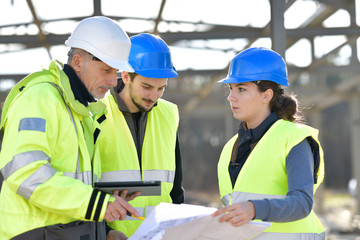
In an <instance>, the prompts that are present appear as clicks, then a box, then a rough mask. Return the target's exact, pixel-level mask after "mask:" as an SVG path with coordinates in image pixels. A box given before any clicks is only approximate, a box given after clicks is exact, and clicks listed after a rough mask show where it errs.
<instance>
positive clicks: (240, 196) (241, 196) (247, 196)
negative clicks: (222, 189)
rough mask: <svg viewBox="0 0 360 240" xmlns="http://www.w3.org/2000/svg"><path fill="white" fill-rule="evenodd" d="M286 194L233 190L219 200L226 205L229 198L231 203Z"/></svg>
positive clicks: (281, 197) (282, 196)
mask: <svg viewBox="0 0 360 240" xmlns="http://www.w3.org/2000/svg"><path fill="white" fill-rule="evenodd" d="M285 197H286V196H284V195H270V194H258V193H247V192H237V191H234V192H233V193H232V195H231V194H227V195H225V196H224V197H222V198H221V202H222V203H223V204H224V205H225V206H227V205H230V199H231V202H233V203H237V202H244V201H248V200H262V199H266V198H267V199H271V198H275V199H283V198H285Z"/></svg>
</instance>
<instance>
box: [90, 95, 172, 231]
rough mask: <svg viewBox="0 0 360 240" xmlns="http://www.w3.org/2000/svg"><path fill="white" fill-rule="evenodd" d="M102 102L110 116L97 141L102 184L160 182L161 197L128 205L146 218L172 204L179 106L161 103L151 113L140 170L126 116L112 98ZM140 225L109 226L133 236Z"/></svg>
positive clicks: (135, 221)
mask: <svg viewBox="0 0 360 240" xmlns="http://www.w3.org/2000/svg"><path fill="white" fill-rule="evenodd" d="M103 102H104V103H105V104H106V105H107V111H108V113H107V114H106V120H105V121H104V122H103V123H102V127H101V135H100V136H99V138H98V140H97V144H98V145H99V146H100V147H99V150H100V159H101V169H102V175H101V180H100V181H156V180H157V181H161V196H143V197H142V196H139V197H137V198H135V199H134V200H132V201H130V202H129V203H130V204H131V205H132V206H133V207H135V208H136V209H137V211H138V212H139V213H140V215H142V216H146V215H147V214H149V212H150V211H151V210H152V209H153V207H155V206H156V205H158V204H159V203H160V202H172V199H171V197H170V192H171V190H172V188H173V182H174V177H175V147H176V133H177V128H178V124H179V114H178V109H177V106H176V105H175V104H173V103H170V102H167V101H165V100H162V99H159V100H158V102H157V106H156V107H154V108H153V109H152V110H151V111H150V112H149V113H148V118H147V123H146V130H145V136H144V142H143V147H142V154H141V156H142V159H141V168H140V165H139V159H138V155H137V151H136V146H135V143H134V140H133V137H132V135H131V132H130V129H129V127H128V125H127V123H126V120H125V118H124V115H123V113H122V112H121V111H120V110H119V108H118V105H117V103H116V101H115V99H114V97H113V96H112V95H111V94H109V95H107V96H106V97H105V98H104V100H103ZM141 222H142V221H141V220H138V219H135V218H131V217H128V218H127V219H126V220H123V221H114V222H112V223H109V226H110V227H112V228H113V229H116V230H119V231H122V232H124V233H125V234H126V235H127V236H131V235H132V234H133V233H134V232H135V231H136V229H137V228H138V227H139V225H140V224H141Z"/></svg>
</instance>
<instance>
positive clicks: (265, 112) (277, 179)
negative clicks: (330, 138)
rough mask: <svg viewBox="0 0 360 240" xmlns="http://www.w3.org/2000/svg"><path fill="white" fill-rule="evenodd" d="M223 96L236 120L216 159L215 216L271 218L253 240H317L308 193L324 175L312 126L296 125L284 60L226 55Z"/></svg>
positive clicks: (268, 53)
mask: <svg viewBox="0 0 360 240" xmlns="http://www.w3.org/2000/svg"><path fill="white" fill-rule="evenodd" d="M219 82H221V83H226V84H228V85H229V88H230V93H229V96H228V98H227V99H228V101H229V102H230V106H231V109H232V112H233V114H234V117H235V118H236V119H238V120H240V126H239V130H238V133H237V134H236V135H235V136H234V137H233V138H231V139H230V140H229V141H228V143H227V144H226V145H225V146H224V149H223V151H222V153H221V156H220V159H219V163H218V180H219V190H220V197H221V201H222V202H223V204H224V205H225V207H223V208H221V209H219V210H218V211H216V212H215V213H214V214H213V216H214V217H215V216H219V215H221V216H220V217H219V221H220V222H223V221H226V222H230V223H231V224H232V225H233V226H235V227H236V226H241V225H243V224H245V223H247V222H249V221H251V220H259V221H269V222H272V225H271V227H269V228H268V229H267V230H266V231H265V232H264V233H262V234H260V235H259V236H258V237H256V238H255V239H257V240H259V239H267V240H269V239H274V240H275V239H276V240H289V239H291V240H296V239H315V240H317V239H319V240H320V239H325V231H324V228H323V226H322V225H321V223H320V222H319V220H318V219H317V217H316V215H315V213H314V212H313V210H312V208H313V196H314V193H315V191H316V189H317V187H318V186H319V185H320V183H321V182H322V181H323V178H324V160H323V151H322V148H321V146H320V143H319V140H318V131H317V130H316V129H314V128H312V127H309V126H307V125H305V124H304V118H303V116H302V114H301V112H300V111H299V106H298V101H297V99H296V97H295V96H294V95H287V94H284V89H283V86H289V83H288V79H287V69H286V63H285V61H284V60H283V58H282V57H281V56H280V55H279V54H278V53H276V52H274V51H272V50H270V49H266V48H249V49H246V50H244V51H242V52H241V53H239V54H238V55H237V56H235V57H234V59H233V60H232V61H231V64H230V68H229V74H228V76H227V77H226V78H225V79H223V80H221V81H219Z"/></svg>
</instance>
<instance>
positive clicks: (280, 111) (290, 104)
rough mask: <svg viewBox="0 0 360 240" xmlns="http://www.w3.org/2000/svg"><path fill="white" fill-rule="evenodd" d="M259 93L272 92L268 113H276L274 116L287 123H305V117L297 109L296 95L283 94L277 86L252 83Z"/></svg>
mask: <svg viewBox="0 0 360 240" xmlns="http://www.w3.org/2000/svg"><path fill="white" fill-rule="evenodd" d="M254 83H255V84H256V85H257V87H258V89H259V91H260V92H265V91H266V90H267V89H271V90H272V91H273V93H274V94H273V98H272V99H271V101H270V111H271V112H276V114H277V115H278V116H279V117H280V118H282V119H284V120H287V121H290V122H296V123H305V117H304V115H303V113H302V111H301V110H300V109H299V103H298V99H297V97H296V95H294V94H290V95H286V94H284V89H282V88H281V87H280V85H279V84H277V83H275V82H272V81H267V80H262V81H256V82H254Z"/></svg>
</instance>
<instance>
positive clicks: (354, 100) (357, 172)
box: [339, 94, 360, 214]
mask: <svg viewBox="0 0 360 240" xmlns="http://www.w3.org/2000/svg"><path fill="white" fill-rule="evenodd" d="M349 104H350V106H349V107H350V124H349V125H350V126H349V127H350V144H351V146H350V147H351V171H352V177H353V178H356V179H357V189H356V191H357V196H356V200H357V208H356V214H359V213H360V211H359V210H360V207H359V203H360V95H359V94H354V95H353V96H352V97H351V98H350V102H349ZM339 161H341V159H339Z"/></svg>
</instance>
